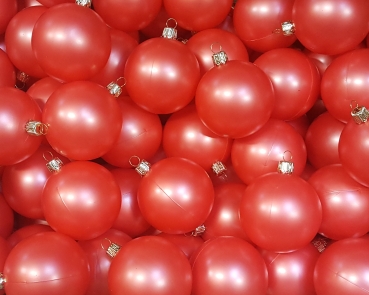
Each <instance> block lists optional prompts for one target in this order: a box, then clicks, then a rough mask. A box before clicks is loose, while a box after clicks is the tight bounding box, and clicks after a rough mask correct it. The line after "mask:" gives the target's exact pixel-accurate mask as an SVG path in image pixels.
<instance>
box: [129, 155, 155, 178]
mask: <svg viewBox="0 0 369 295" xmlns="http://www.w3.org/2000/svg"><path fill="white" fill-rule="evenodd" d="M134 159H136V160H137V161H138V163H137V164H135V163H133V160H134ZM129 164H131V166H132V167H135V170H136V172H137V173H138V174H140V175H141V176H145V175H146V174H147V173H149V171H150V169H151V164H150V163H149V162H147V161H146V160H143V159H142V160H141V159H140V158H139V157H137V156H132V157H131V158H130V159H129Z"/></svg>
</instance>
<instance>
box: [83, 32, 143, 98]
mask: <svg viewBox="0 0 369 295" xmlns="http://www.w3.org/2000/svg"><path fill="white" fill-rule="evenodd" d="M109 33H110V37H111V51H110V56H109V59H108V61H107V62H106V64H105V66H104V67H103V68H102V69H101V70H100V71H99V72H98V73H97V74H96V75H95V76H93V77H92V78H91V79H90V80H91V81H93V82H96V83H98V84H100V85H101V86H104V87H106V86H108V85H109V84H110V83H111V82H115V83H117V84H118V85H119V86H122V87H121V90H122V93H121V94H120V95H121V96H123V95H127V90H126V88H125V87H124V85H125V83H126V82H125V80H124V79H122V78H124V77H123V73H124V69H125V67H126V62H127V59H128V57H129V55H130V54H131V52H132V51H133V49H135V48H136V47H137V45H138V42H137V40H135V39H134V38H133V37H132V36H130V35H129V34H127V33H125V32H123V31H120V30H116V29H110V30H109Z"/></svg>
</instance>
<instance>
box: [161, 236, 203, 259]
mask: <svg viewBox="0 0 369 295" xmlns="http://www.w3.org/2000/svg"><path fill="white" fill-rule="evenodd" d="M158 237H161V238H164V239H166V240H168V241H169V242H172V243H173V244H174V245H176V246H177V247H178V248H179V249H181V250H182V252H183V253H184V254H185V255H186V257H187V258H188V259H190V258H191V257H192V254H194V253H196V251H197V250H198V249H199V248H200V247H201V246H202V244H203V243H204V240H203V239H202V238H201V237H200V236H193V235H171V234H166V233H160V234H158Z"/></svg>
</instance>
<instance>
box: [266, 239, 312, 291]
mask: <svg viewBox="0 0 369 295" xmlns="http://www.w3.org/2000/svg"><path fill="white" fill-rule="evenodd" d="M260 253H261V255H262V256H263V258H264V261H265V263H266V266H267V269H268V292H267V293H266V294H273V295H286V294H299V295H315V289H314V267H315V263H316V261H317V260H318V258H319V252H318V251H317V249H316V248H315V247H314V246H313V245H312V244H308V245H306V246H305V247H303V248H301V249H299V250H296V251H294V252H291V253H275V252H271V251H266V250H262V249H260Z"/></svg>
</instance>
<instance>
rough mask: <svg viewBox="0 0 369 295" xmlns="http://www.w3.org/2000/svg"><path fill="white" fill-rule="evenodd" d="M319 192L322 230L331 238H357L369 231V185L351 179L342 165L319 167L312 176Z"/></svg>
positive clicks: (310, 180) (311, 181)
mask: <svg viewBox="0 0 369 295" xmlns="http://www.w3.org/2000/svg"><path fill="white" fill-rule="evenodd" d="M309 183H310V184H311V185H312V186H313V187H314V189H315V190H316V192H317V193H318V195H319V199H320V202H321V204H322V210H323V219H322V223H321V225H320V228H319V233H320V234H322V235H324V236H326V237H328V238H330V239H332V240H341V239H346V238H357V237H360V236H363V235H365V234H366V233H367V232H369V217H368V214H367V212H368V210H369V188H368V187H365V186H363V185H361V184H359V183H358V182H357V181H355V180H354V179H352V178H351V177H350V175H349V174H348V173H347V172H346V171H345V169H344V168H343V167H342V166H341V165H329V166H325V167H323V168H321V169H319V170H317V171H316V172H315V173H314V174H313V175H312V176H311V177H310V179H309Z"/></svg>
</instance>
